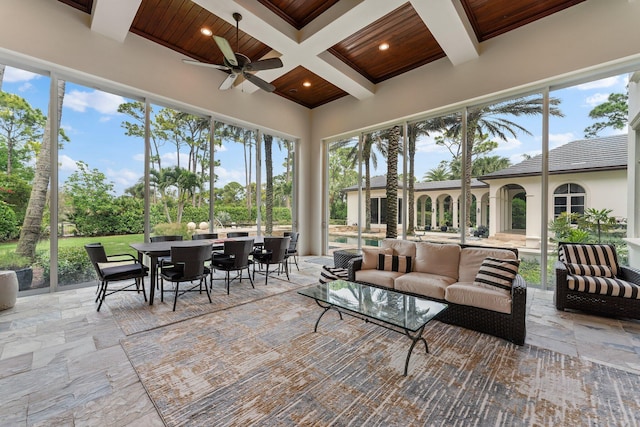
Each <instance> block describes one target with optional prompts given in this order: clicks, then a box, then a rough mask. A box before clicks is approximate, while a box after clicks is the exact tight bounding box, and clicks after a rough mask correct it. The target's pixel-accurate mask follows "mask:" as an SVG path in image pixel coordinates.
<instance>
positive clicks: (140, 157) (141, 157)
mask: <svg viewBox="0 0 640 427" xmlns="http://www.w3.org/2000/svg"><path fill="white" fill-rule="evenodd" d="M133 160H135V161H137V162H144V153H138V154H134V155H133Z"/></svg>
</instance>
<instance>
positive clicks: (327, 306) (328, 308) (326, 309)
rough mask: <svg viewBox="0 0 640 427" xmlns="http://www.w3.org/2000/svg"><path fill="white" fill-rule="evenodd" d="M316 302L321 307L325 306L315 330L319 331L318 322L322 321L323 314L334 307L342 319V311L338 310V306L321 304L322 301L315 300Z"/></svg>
mask: <svg viewBox="0 0 640 427" xmlns="http://www.w3.org/2000/svg"><path fill="white" fill-rule="evenodd" d="M315 301H316V304H318V305H319V306H320V307H322V308H324V311H323V312H322V313H321V314H320V317H318V320H316V326H314V327H313V332H318V324H319V323H320V319H322V316H324V314H325V313H326V312H327V311H329V310H331V309H332V308H333V309H334V310H335V311H337V312H338V314H339V315H340V320H342V312H341V311H340V310H338V309H337V308H335V307H334V306H332V305H322V304H320V301H318V300H315Z"/></svg>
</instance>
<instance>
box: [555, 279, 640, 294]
mask: <svg viewBox="0 0 640 427" xmlns="http://www.w3.org/2000/svg"><path fill="white" fill-rule="evenodd" d="M567 287H568V288H569V289H570V290H572V291H579V292H586V293H589V294H599V295H608V296H612V297H623V298H631V299H640V286H638V285H637V284H635V283H630V282H627V281H625V280H620V279H612V278H609V277H594V276H579V275H576V274H567Z"/></svg>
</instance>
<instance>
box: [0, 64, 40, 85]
mask: <svg viewBox="0 0 640 427" xmlns="http://www.w3.org/2000/svg"><path fill="white" fill-rule="evenodd" d="M40 77H42V76H40V74H35V73H32V72H30V71H25V70H21V69H19V68H13V67H6V68H5V70H4V77H3V80H4V81H5V82H7V83H18V82H28V81H30V80H33V79H37V78H40Z"/></svg>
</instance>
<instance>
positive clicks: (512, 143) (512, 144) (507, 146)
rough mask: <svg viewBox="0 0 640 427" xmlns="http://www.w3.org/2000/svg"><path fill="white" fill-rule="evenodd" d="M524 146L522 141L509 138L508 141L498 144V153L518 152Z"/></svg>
mask: <svg viewBox="0 0 640 427" xmlns="http://www.w3.org/2000/svg"><path fill="white" fill-rule="evenodd" d="M521 146H522V141H520V140H519V139H518V138H513V137H511V138H507V140H506V141H500V142H498V148H497V150H498V151H513V150H517V149H518V148H520V147H521Z"/></svg>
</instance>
